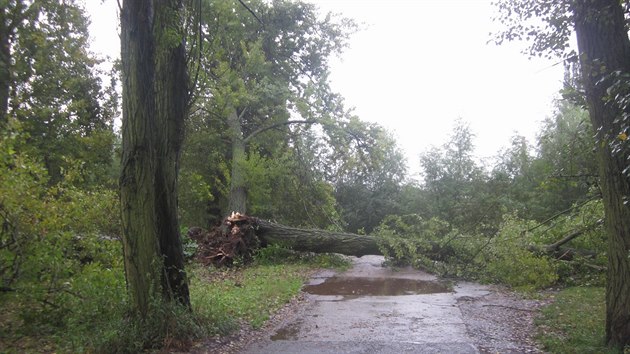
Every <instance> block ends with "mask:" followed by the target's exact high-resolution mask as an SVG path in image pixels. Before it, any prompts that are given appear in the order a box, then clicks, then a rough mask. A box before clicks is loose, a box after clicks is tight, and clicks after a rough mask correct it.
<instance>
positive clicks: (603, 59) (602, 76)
mask: <svg viewBox="0 0 630 354" xmlns="http://www.w3.org/2000/svg"><path fill="white" fill-rule="evenodd" d="M573 6H574V7H573V14H574V25H575V30H576V34H577V40H578V48H579V53H580V66H581V73H582V81H583V84H584V89H585V92H586V101H587V104H588V110H589V114H590V118H591V122H592V124H593V128H594V129H595V132H596V136H597V150H598V155H599V156H598V157H599V175H600V180H601V189H602V197H603V201H604V211H605V214H606V220H605V224H606V230H607V234H608V278H607V280H608V281H607V285H606V342H607V343H608V345H610V346H612V347H617V348H623V347H624V346H626V345H630V259H629V257H628V255H629V254H630V253H629V252H630V206H629V205H628V204H627V203H624V199H626V200H627V198H629V197H630V180H629V178H628V177H627V176H625V175H624V173H623V171H624V169H625V168H627V167H628V157H629V156H628V151H627V150H622V151H619V152H616V151H613V150H612V148H611V145H612V143H613V142H614V141H615V139H617V136H618V135H619V134H620V133H623V132H624V127H623V123H624V122H623V119H622V114H623V111H622V110H621V108H620V107H619V106H618V105H616V104H615V103H614V102H611V100H610V99H608V98H607V97H608V93H607V92H606V90H607V89H608V88H609V87H611V84H612V83H613V78H612V77H611V74H612V73H614V72H616V71H620V72H621V73H626V74H627V73H630V40H629V39H628V33H627V29H626V27H625V21H624V13H623V8H622V6H621V2H620V1H618V0H579V1H576V2H575V3H574V5H573ZM625 133H627V132H625Z"/></svg>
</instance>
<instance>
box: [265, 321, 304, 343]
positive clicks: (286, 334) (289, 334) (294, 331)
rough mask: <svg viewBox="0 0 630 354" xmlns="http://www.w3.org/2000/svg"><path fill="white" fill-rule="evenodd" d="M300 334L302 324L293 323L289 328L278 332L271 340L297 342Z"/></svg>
mask: <svg viewBox="0 0 630 354" xmlns="http://www.w3.org/2000/svg"><path fill="white" fill-rule="evenodd" d="M298 333H300V324H299V323H293V324H290V325H288V326H285V327H282V328H280V329H279V330H277V331H276V333H274V334H273V335H271V337H269V339H271V340H273V341H276V340H296V339H297V338H298Z"/></svg>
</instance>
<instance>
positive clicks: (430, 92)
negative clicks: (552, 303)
mask: <svg viewBox="0 0 630 354" xmlns="http://www.w3.org/2000/svg"><path fill="white" fill-rule="evenodd" d="M310 1H311V2H313V3H315V4H317V5H318V6H319V7H320V9H321V10H322V11H323V12H328V11H332V12H338V13H342V14H343V15H344V16H346V17H351V18H354V19H355V20H357V22H359V23H365V25H366V26H363V27H366V28H365V29H364V30H362V31H360V32H359V33H357V34H355V35H354V36H353V37H352V39H351V42H350V48H349V49H348V50H346V52H345V53H344V54H343V56H342V58H341V60H338V59H336V60H334V61H333V65H332V74H331V81H332V87H333V89H334V90H335V91H337V92H339V93H341V94H342V95H343V96H344V97H345V99H346V104H347V105H348V106H351V107H352V106H354V107H355V113H356V114H357V115H358V116H359V117H360V118H361V119H363V120H367V121H373V122H378V123H380V124H381V125H383V126H385V127H386V128H388V129H389V130H390V131H392V133H393V134H394V136H395V137H396V139H397V141H398V144H399V146H400V147H401V148H402V149H403V150H404V151H405V152H406V154H407V158H408V164H409V167H410V168H411V171H418V169H419V167H418V155H419V154H420V153H421V152H422V151H425V150H427V149H428V148H429V147H430V146H431V145H436V146H439V145H442V144H443V143H444V142H446V141H449V140H450V139H456V138H457V137H453V136H452V135H451V128H452V127H453V122H454V121H455V120H456V119H457V118H462V119H463V120H464V121H467V122H469V123H470V125H471V128H472V130H473V132H474V134H475V135H476V139H475V144H476V146H477V155H478V156H479V157H490V156H494V155H495V154H496V153H497V152H498V150H499V149H500V148H502V147H505V146H507V145H508V144H509V140H510V138H511V137H512V136H513V135H514V132H515V131H518V132H519V133H520V134H522V135H525V136H526V137H528V138H530V141H532V140H533V138H534V136H535V133H536V131H537V130H538V126H539V123H540V122H541V121H542V120H543V119H544V118H545V117H547V116H549V115H550V114H551V112H552V100H553V98H554V97H556V94H557V92H558V90H559V89H560V88H561V86H562V77H563V67H562V65H555V66H553V64H555V63H556V62H557V61H553V60H544V59H538V58H536V59H531V60H530V59H528V58H527V57H526V56H525V55H524V54H522V53H521V51H522V50H523V49H524V48H525V44H524V43H508V44H504V45H502V46H495V45H494V44H487V42H488V40H489V39H490V36H489V33H490V32H491V31H496V30H498V29H500V28H501V24H499V23H493V22H492V20H491V18H492V17H493V15H494V14H495V9H494V7H492V6H491V5H490V1H491V0H362V1H360V0H310ZM86 5H87V6H86V7H87V9H88V12H89V13H90V14H91V17H92V26H91V35H92V38H93V42H94V49H95V51H97V52H100V53H105V54H109V55H110V56H118V52H119V48H120V45H119V39H118V38H119V37H118V35H117V32H116V31H117V29H116V28H117V22H118V18H117V17H116V7H117V5H116V1H115V0H105V3H104V4H101V1H100V0H86Z"/></svg>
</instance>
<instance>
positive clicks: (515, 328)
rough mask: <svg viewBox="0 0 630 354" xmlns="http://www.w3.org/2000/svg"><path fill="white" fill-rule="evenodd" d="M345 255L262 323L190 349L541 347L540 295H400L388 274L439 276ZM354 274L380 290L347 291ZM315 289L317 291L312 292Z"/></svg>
mask: <svg viewBox="0 0 630 354" xmlns="http://www.w3.org/2000/svg"><path fill="white" fill-rule="evenodd" d="M353 262H354V266H353V268H351V269H350V270H349V271H347V272H345V273H342V274H335V273H334V272H330V271H324V272H321V273H318V274H317V275H316V276H314V277H313V278H312V280H311V283H309V284H307V286H306V287H305V288H306V289H309V288H310V290H309V291H311V292H314V293H315V294H313V293H307V292H302V293H301V294H299V295H298V296H297V297H296V298H294V299H293V300H292V301H291V302H290V303H288V304H287V305H285V306H284V307H283V308H282V309H281V310H280V311H278V312H277V313H276V314H275V315H274V316H273V317H272V318H271V319H270V320H269V321H268V322H267V323H266V324H265V325H264V327H263V328H261V329H258V330H253V329H252V328H251V327H250V326H248V325H247V324H243V325H242V326H241V329H240V330H239V331H238V332H236V333H234V334H232V335H230V336H227V337H222V338H212V339H209V340H207V341H205V342H203V343H198V344H197V345H196V346H195V347H194V348H192V350H191V352H192V353H226V354H234V353H292V352H296V351H299V352H301V353H303V354H304V353H322V352H323V353H337V352H352V353H388V352H394V351H395V352H399V353H400V352H403V353H404V352H409V353H416V352H426V353H440V352H460V353H542V352H543V351H542V349H541V348H539V347H538V346H537V345H536V343H535V341H534V335H535V326H534V323H533V322H534V318H535V316H536V315H537V313H538V309H539V308H540V307H541V306H542V305H544V304H545V303H546V302H547V300H532V299H526V298H524V297H522V296H520V295H518V294H515V293H513V292H510V291H508V290H506V289H505V288H502V287H498V286H485V285H480V284H475V283H468V282H455V283H450V282H449V284H450V286H451V288H450V290H449V291H448V292H440V291H439V290H435V289H434V290H432V291H433V292H432V293H429V292H426V291H425V290H418V289H415V288H414V289H410V291H409V292H408V293H405V294H402V293H401V292H400V291H396V289H399V288H400V286H401V285H400V284H404V283H401V282H395V283H393V284H395V285H394V286H392V285H391V284H392V283H391V282H390V281H389V280H391V278H395V280H405V279H406V280H417V281H418V282H444V280H442V279H437V278H435V277H434V276H432V275H430V274H428V273H424V272H421V271H417V270H411V269H408V270H403V271H396V272H392V271H391V270H389V269H386V268H382V267H381V266H380V264H381V263H382V257H378V256H366V257H362V258H355V259H354V260H353ZM357 278H359V279H364V280H370V279H376V280H381V281H382V280H388V282H387V284H386V285H385V288H386V292H384V293H378V292H377V293H374V294H370V293H367V294H366V293H365V292H366V291H367V292H369V291H372V290H370V289H369V288H364V287H363V288H361V289H363V290H360V291H359V290H357V291H356V293H355V290H353V289H355V288H357V285H356V284H355V283H354V282H355V281H356V280H357ZM344 279H345V280H348V281H352V282H349V283H347V284H351V285H349V286H351V288H348V289H350V290H348V289H346V288H344V284H343V283H341V281H343V280H344ZM332 280H338V281H340V282H339V283H332V284H335V286H334V287H328V288H331V289H333V290H331V291H333V293H326V287H324V288H321V287H320V288H317V285H318V284H325V283H326V282H327V281H328V283H329V284H330V283H331V281H332ZM379 284H380V283H379ZM309 285H310V287H309ZM313 286H315V287H313ZM359 286H363V285H359ZM353 287H354V288H353ZM315 288H316V289H319V290H317V291H313V289H315ZM392 288H394V290H391V289H392ZM322 289H323V290H322ZM366 289H367V290H366ZM422 289H425V288H422ZM408 290H409V289H408ZM335 291H336V292H337V293H334V292H335ZM348 291H349V292H348ZM391 291H394V292H393V293H391V294H390V293H389V292H391ZM414 291H416V292H414ZM436 291H437V293H435V292H436ZM338 292H341V294H344V295H338Z"/></svg>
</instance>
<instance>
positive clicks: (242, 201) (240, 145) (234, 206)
mask: <svg viewBox="0 0 630 354" xmlns="http://www.w3.org/2000/svg"><path fill="white" fill-rule="evenodd" d="M228 127H229V129H230V137H231V138H232V174H231V178H230V195H229V198H228V210H227V212H228V213H231V212H233V211H236V212H239V213H241V214H245V213H247V186H246V185H245V171H244V170H243V167H244V163H245V162H246V159H247V155H246V154H245V141H244V139H243V131H242V129H241V119H240V117H239V115H238V112H237V111H236V109H233V110H232V111H231V112H230V115H229V116H228Z"/></svg>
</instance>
